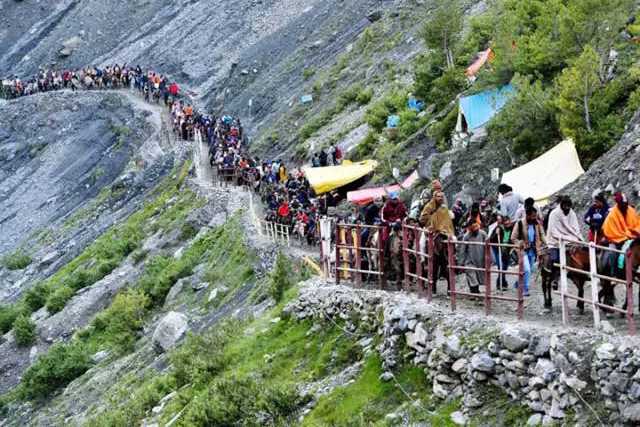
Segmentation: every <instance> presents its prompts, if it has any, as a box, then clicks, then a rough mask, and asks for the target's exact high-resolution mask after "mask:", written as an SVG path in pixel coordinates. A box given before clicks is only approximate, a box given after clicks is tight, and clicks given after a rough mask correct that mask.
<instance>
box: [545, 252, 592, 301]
mask: <svg viewBox="0 0 640 427" xmlns="http://www.w3.org/2000/svg"><path fill="white" fill-rule="evenodd" d="M590 265H591V263H590V262H589V248H587V247H584V246H580V247H572V248H570V249H569V250H567V267H570V268H575V269H579V270H583V271H589V266H590ZM559 274H560V268H558V267H555V266H554V267H553V268H552V270H551V271H549V270H548V269H547V268H545V267H543V268H541V269H540V275H541V276H542V294H543V296H544V308H545V309H548V310H550V309H551V294H552V290H551V287H552V283H553V280H554V279H556V278H557V277H558V275H559ZM567 277H568V278H569V280H571V281H572V282H573V283H574V284H575V285H576V287H577V288H578V297H580V298H584V284H585V282H586V281H587V276H585V275H583V274H579V273H574V272H571V271H569V272H568V274H567ZM577 307H578V310H579V311H580V314H584V301H578V303H577Z"/></svg>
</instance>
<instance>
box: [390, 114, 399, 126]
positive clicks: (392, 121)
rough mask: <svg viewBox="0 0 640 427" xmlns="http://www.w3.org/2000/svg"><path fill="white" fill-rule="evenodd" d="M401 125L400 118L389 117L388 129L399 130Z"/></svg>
mask: <svg viewBox="0 0 640 427" xmlns="http://www.w3.org/2000/svg"><path fill="white" fill-rule="evenodd" d="M399 124H400V116H396V115H393V116H389V117H387V127H388V128H397V127H398V125H399Z"/></svg>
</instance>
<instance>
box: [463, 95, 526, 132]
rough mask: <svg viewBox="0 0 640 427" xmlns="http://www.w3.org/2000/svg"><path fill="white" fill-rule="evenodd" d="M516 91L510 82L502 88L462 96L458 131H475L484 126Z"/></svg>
mask: <svg viewBox="0 0 640 427" xmlns="http://www.w3.org/2000/svg"><path fill="white" fill-rule="evenodd" d="M514 93H515V88H514V87H513V86H512V85H510V84H508V85H506V86H502V87H500V88H496V89H491V90H486V91H484V92H480V93H477V94H475V95H471V96H466V97H464V98H460V108H459V111H458V123H457V125H456V132H458V133H468V132H471V133H475V132H477V131H479V130H481V129H483V128H484V126H485V125H486V124H487V123H489V120H491V119H492V118H493V116H495V115H496V114H497V113H498V112H499V111H500V110H501V109H502V108H503V107H504V106H505V104H506V103H507V101H508V100H509V98H510V97H511V96H512V95H513V94H514Z"/></svg>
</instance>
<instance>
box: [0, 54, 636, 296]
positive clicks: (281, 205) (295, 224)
mask: <svg viewBox="0 0 640 427" xmlns="http://www.w3.org/2000/svg"><path fill="white" fill-rule="evenodd" d="M104 88H106V89H118V88H131V89H135V90H137V91H139V93H140V94H141V96H143V97H144V98H145V99H146V100H147V101H149V102H158V103H159V102H161V100H162V101H163V102H164V103H165V105H167V106H168V107H169V108H170V111H171V117H172V120H173V127H174V131H175V132H176V134H178V135H179V137H180V138H181V139H183V140H203V141H205V142H206V143H207V145H208V147H209V159H210V163H211V166H212V167H215V168H216V169H217V170H218V172H219V173H221V174H222V176H223V179H228V180H234V181H235V180H237V182H238V183H240V184H244V185H248V186H250V187H251V188H252V189H253V190H254V191H256V192H258V193H259V194H260V195H261V198H262V201H263V203H264V206H265V208H266V213H265V218H264V219H265V220H267V221H271V222H275V223H279V224H283V225H285V226H287V227H290V229H291V231H292V232H293V234H294V235H297V236H299V237H300V238H301V239H303V240H305V241H306V242H307V243H308V244H316V243H317V242H318V240H319V233H318V221H319V219H320V218H321V217H323V216H326V215H331V216H336V217H338V218H337V219H338V220H339V221H343V222H346V223H351V224H366V225H380V226H382V227H383V228H382V231H383V232H382V240H383V246H384V248H385V256H386V257H390V256H392V255H391V254H392V253H393V251H392V250H391V249H390V243H391V242H392V241H394V242H396V243H397V242H398V239H399V238H400V235H401V232H400V229H401V227H400V225H401V224H408V225H414V226H420V227H424V228H426V229H428V230H430V231H432V232H434V233H435V234H443V235H446V236H447V237H453V238H457V239H460V240H462V241H466V242H485V241H487V240H488V241H489V242H491V243H501V244H517V245H524V249H525V250H524V255H525V256H524V257H523V259H524V270H525V274H524V295H525V296H528V295H529V284H530V281H531V277H532V273H533V272H534V271H535V267H536V264H537V265H538V266H539V267H543V268H549V267H550V266H551V265H552V264H553V263H554V262H558V261H559V251H558V242H559V239H560V238H562V239H565V240H574V241H576V240H577V241H582V240H583V235H582V227H581V224H580V222H579V220H578V216H577V214H576V213H575V212H574V211H573V204H572V202H571V199H570V198H569V197H566V196H564V197H560V198H558V200H556V201H555V202H554V203H551V204H550V205H548V206H546V207H545V210H544V211H543V210H542V209H540V208H539V207H538V206H536V204H535V202H534V200H533V199H531V198H528V199H523V197H522V196H521V195H519V194H517V193H515V192H513V189H512V188H511V187H509V186H508V185H506V184H501V185H500V186H499V187H498V189H497V190H498V191H497V193H498V197H497V198H483V199H480V200H478V201H476V202H474V203H472V204H471V206H469V207H467V206H465V205H464V204H463V202H462V200H461V199H456V200H455V201H454V203H453V204H452V206H451V207H449V205H448V203H447V200H446V197H445V195H444V193H443V192H442V185H441V184H440V182H438V181H437V180H436V181H433V182H432V183H431V186H430V188H427V189H425V190H423V191H422V193H420V195H419V196H418V197H415V198H414V199H413V200H412V202H411V204H410V206H409V209H407V207H406V205H405V203H404V202H403V201H402V200H401V199H400V197H399V194H398V193H396V192H391V193H389V194H388V195H387V196H386V197H384V198H378V199H375V200H373V201H371V202H370V203H369V204H367V205H366V206H357V207H354V208H353V210H352V211H351V212H350V213H348V214H344V215H340V214H339V213H338V211H336V209H332V208H335V207H336V206H338V204H339V203H340V202H341V201H342V199H343V196H344V194H340V193H339V192H337V191H332V192H329V193H326V194H323V195H320V196H317V195H316V194H315V193H314V191H313V189H312V188H311V186H310V185H309V182H308V181H307V179H306V178H305V175H304V172H303V170H302V169H301V168H295V169H293V170H289V169H288V168H287V166H286V165H285V163H284V162H283V161H282V160H270V161H266V160H260V159H259V158H257V157H252V156H249V155H248V154H247V151H246V149H245V148H246V147H245V146H246V141H245V136H244V134H243V129H242V124H241V122H240V119H238V118H233V117H231V116H228V115H223V116H221V117H215V116H214V115H206V114H202V113H200V112H199V111H197V110H196V109H195V108H194V107H193V106H192V105H191V104H190V103H188V102H187V101H184V100H182V99H181V98H180V96H179V87H178V85H177V83H175V82H171V81H170V80H169V79H168V78H167V77H166V76H164V75H162V74H160V73H157V72H154V71H152V70H145V71H143V70H142V68H141V67H140V66H136V67H130V66H128V65H123V66H120V65H118V64H115V65H113V66H106V67H104V68H99V67H95V66H89V67H84V68H81V69H76V70H57V69H55V68H50V69H41V70H40V72H39V73H38V75H37V76H35V77H33V78H31V79H28V80H24V81H23V80H21V79H19V78H10V79H3V80H2V86H1V89H0V97H3V98H16V97H20V96H26V95H32V94H35V93H39V92H48V91H53V90H62V89H71V90H80V89H83V90H90V89H104ZM341 161H342V152H341V151H340V148H339V147H337V146H331V147H329V148H327V149H325V150H321V151H320V152H317V153H315V154H314V155H313V157H312V159H311V166H313V167H322V166H331V165H338V164H340V163H341ZM609 197H612V198H613V202H614V203H613V205H612V206H610V204H609V202H608V198H609ZM583 221H584V223H585V224H586V226H587V227H588V230H589V231H588V236H587V240H589V241H595V242H598V243H600V244H603V245H609V246H610V247H615V248H617V249H626V248H628V246H629V244H630V243H631V242H632V241H634V240H635V239H638V238H640V216H639V215H638V214H637V212H636V211H635V209H634V207H633V206H631V205H630V204H629V201H628V200H627V197H626V195H625V194H622V193H620V192H618V193H615V194H608V195H607V194H605V193H598V194H594V198H593V204H592V206H591V207H590V208H589V209H588V211H587V212H586V213H585V214H584V216H583ZM392 237H393V238H392ZM370 238H371V233H370V231H369V229H368V228H363V230H362V235H361V242H362V244H363V245H367V244H368V241H369V239H370ZM396 257H397V256H396ZM457 258H458V259H457V261H456V262H457V263H458V264H459V265H472V266H476V267H484V249H483V248H482V246H478V245H462V248H461V249H460V250H459V251H458V254H457ZM388 261H390V265H391V266H393V265H394V264H396V265H397V262H399V260H394V259H390V260H388ZM394 261H396V262H395V263H394ZM492 262H493V264H495V265H496V266H497V267H498V269H499V270H506V269H507V268H508V267H509V265H510V264H513V263H514V262H517V261H515V260H514V259H513V251H512V250H508V249H502V248H498V247H492ZM610 266H611V268H612V270H615V269H616V268H619V269H620V268H622V266H621V259H620V260H618V259H614V258H613V257H612V259H611V261H610ZM613 273H614V272H612V274H613ZM466 276H467V282H468V285H469V287H470V289H471V292H478V287H479V286H480V285H482V284H483V282H484V276H483V274H482V273H481V272H474V271H470V272H469V271H468V272H466ZM514 286H517V283H516V284H514ZM496 287H497V288H499V289H507V288H509V284H508V283H507V279H506V276H505V275H504V274H501V275H498V277H497V283H496Z"/></svg>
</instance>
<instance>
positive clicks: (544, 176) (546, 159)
mask: <svg viewBox="0 0 640 427" xmlns="http://www.w3.org/2000/svg"><path fill="white" fill-rule="evenodd" d="M583 173H584V169H582V165H581V164H580V158H579V157H578V152H577V151H576V146H575V144H574V143H573V141H571V140H566V141H563V142H561V143H560V144H558V145H556V146H555V147H553V148H552V149H551V150H549V151H547V152H546V153H544V154H543V155H541V156H540V157H538V158H536V159H534V160H532V161H530V162H529V163H526V164H524V165H522V166H520V167H519V168H516V169H513V170H510V171H509V172H506V173H505V174H504V175H503V176H502V182H503V183H504V184H508V185H510V186H511V187H513V191H515V192H516V193H519V194H520V195H521V196H522V197H525V198H526V197H533V199H534V200H535V201H536V203H537V204H538V205H540V206H543V205H546V204H547V203H549V199H550V197H551V196H552V195H554V194H555V193H557V192H558V191H560V190H562V189H563V188H564V187H565V186H567V185H569V184H571V183H572V182H573V181H575V180H576V179H578V178H579V177H580V175H582V174H583Z"/></svg>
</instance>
